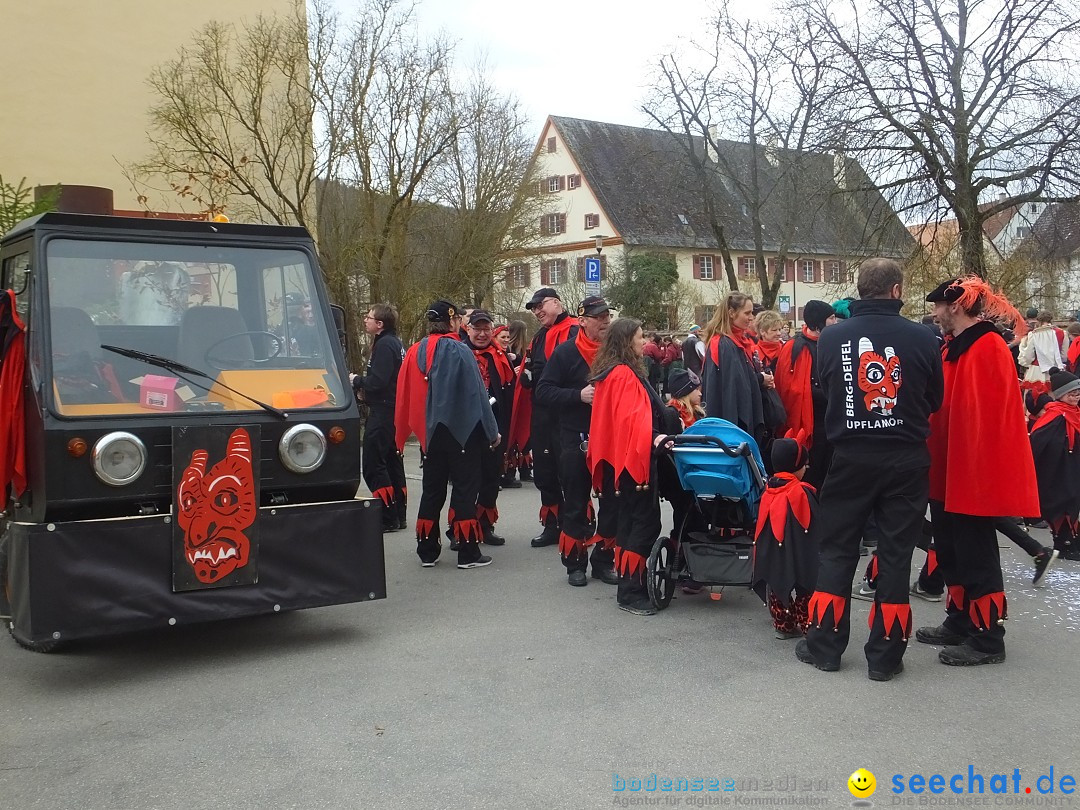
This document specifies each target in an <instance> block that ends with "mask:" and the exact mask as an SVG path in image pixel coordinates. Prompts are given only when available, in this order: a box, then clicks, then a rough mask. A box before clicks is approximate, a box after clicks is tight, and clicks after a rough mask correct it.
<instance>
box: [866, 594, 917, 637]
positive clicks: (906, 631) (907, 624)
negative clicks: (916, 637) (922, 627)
mask: <svg viewBox="0 0 1080 810" xmlns="http://www.w3.org/2000/svg"><path fill="white" fill-rule="evenodd" d="M877 608H878V603H877V602H874V603H873V604H871V605H870V621H869V625H870V629H871V630H873V629H874V617H875V616H876V615H877ZM893 625H897V626H899V628H900V633H901V635H903V637H904V641H907V640H908V638H910V636H911V605H909V604H908V603H907V602H897V603H893V602H882V603H881V626H882V629H884V631H885V640H886V641H888V640H889V638H890V636H889V634H890V633H892V631H893Z"/></svg>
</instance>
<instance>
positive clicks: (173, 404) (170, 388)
mask: <svg viewBox="0 0 1080 810" xmlns="http://www.w3.org/2000/svg"><path fill="white" fill-rule="evenodd" d="M179 382H180V380H178V379H177V378H176V377H162V376H161V375H159V374H146V375H144V376H143V378H142V383H141V384H140V385H139V404H140V405H142V406H143V407H144V408H155V409H156V410H159V411H175V410H177V408H179V407H180V406H181V405H182V404H183V403H182V401H181V399H180V395H179V394H178V393H177V391H176V386H177V384H178V383H179Z"/></svg>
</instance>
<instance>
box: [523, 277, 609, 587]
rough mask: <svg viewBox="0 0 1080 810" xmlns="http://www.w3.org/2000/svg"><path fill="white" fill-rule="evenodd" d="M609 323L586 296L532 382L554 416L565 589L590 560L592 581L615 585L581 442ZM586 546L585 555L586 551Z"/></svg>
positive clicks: (600, 306)
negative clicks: (574, 325)
mask: <svg viewBox="0 0 1080 810" xmlns="http://www.w3.org/2000/svg"><path fill="white" fill-rule="evenodd" d="M610 323H611V311H610V309H609V308H608V305H607V302H606V301H605V300H604V299H603V298H601V297H600V296H598V295H591V296H589V297H588V298H586V299H585V300H584V301H582V302H581V306H579V307H578V325H579V329H578V332H577V334H576V335H575V336H574V337H573V338H572V339H571V340H568V341H566V342H565V343H562V344H560V345H559V346H558V347H557V348H556V349H555V351H553V352H552V353H551V357H550V358H549V359H548V362H547V365H546V366H545V368H544V373H543V376H541V377H540V379H539V381H538V382H537V383H536V387H535V389H534V391H533V401H534V402H535V403H536V405H537V406H540V407H543V408H547V409H548V410H549V411H551V412H553V413H557V414H558V415H559V422H558V424H559V446H560V454H559V480H560V481H561V483H562V494H563V510H562V514H561V516H560V522H561V524H562V531H561V532H560V534H559V552H560V554H561V555H562V561H563V565H565V566H566V572H567V579H568V581H569V582H570V584H571V585H574V586H578V587H580V586H582V585H586V584H588V579H587V578H586V576H585V570H586V568H587V567H588V563H589V559H591V560H592V575H593V578H595V579H599V580H603V581H604V582H607V583H608V584H610V585H618V584H619V576H618V574H616V573H615V526H614V522H611V525H610V526H607V525H598V527H597V532H596V534H595V535H594V534H593V532H592V531H591V530H590V528H589V524H590V523H591V522H592V521H591V519H590V515H589V512H590V511H591V506H592V500H591V497H590V493H591V492H592V483H591V477H590V475H589V468H588V467H587V466H586V464H585V452H584V449H583V448H584V443H585V442H586V441H588V438H589V421H590V420H591V418H592V398H593V386H592V384H591V383H590V382H589V368H590V366H592V361H593V359H594V357H595V356H596V350H597V349H598V348H599V346H600V340H601V339H602V338H603V336H604V333H605V332H606V331H607V328H608V326H609V325H610ZM609 512H610V509H607V508H606V509H605V510H604V518H603V519H602V520H601V524H606V523H607V522H608V518H609ZM590 545H591V546H592V547H593V550H592V554H591V557H587V555H586V548H587V547H588V546H590Z"/></svg>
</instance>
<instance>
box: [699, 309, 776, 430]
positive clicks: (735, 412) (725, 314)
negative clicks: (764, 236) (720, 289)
mask: <svg viewBox="0 0 1080 810" xmlns="http://www.w3.org/2000/svg"><path fill="white" fill-rule="evenodd" d="M753 323H754V301H753V299H751V298H750V296H749V295H747V294H746V293H741V292H731V293H728V295H727V297H726V298H725V299H724V300H723V301H721V302H720V304H719V305H718V306H717V308H716V313H715V314H714V315H713V317H712V320H710V321H709V324H708V326H706V327H705V344H706V349H705V364H704V366H705V375H704V378H703V379H704V387H705V415H706V416H717V417H720V418H721V419H726V420H727V421H729V422H731V423H732V424H733V425H735V426H736V427H739V428H741V429H742V430H745V431H746V432H747V433H749V434H750V435H751V436H753V437H754V440H755V441H757V442H758V444H759V445H760V444H761V442H762V440H763V439H764V437H765V417H764V413H763V409H762V396H761V392H762V388H763V387H765V386H772V385H774V383H773V375H772V374H771V373H769V372H762V371H761V363H760V361H759V358H758V354H757V347H756V346H755V344H754V340H753V337H751V334H750V331H749V330H750V327H751V326H752V325H753Z"/></svg>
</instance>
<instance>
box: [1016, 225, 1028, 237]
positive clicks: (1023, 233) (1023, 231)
mask: <svg viewBox="0 0 1080 810" xmlns="http://www.w3.org/2000/svg"><path fill="white" fill-rule="evenodd" d="M1029 236H1031V228H1029V227H1028V226H1026V225H1020V226H1019V227H1017V229H1016V238H1017V239H1027V238H1028V237H1029Z"/></svg>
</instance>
